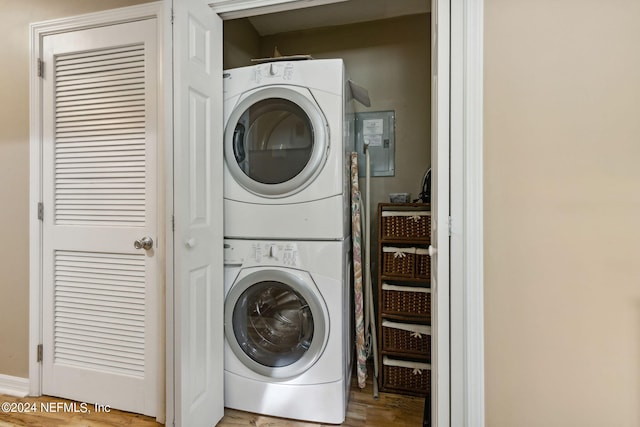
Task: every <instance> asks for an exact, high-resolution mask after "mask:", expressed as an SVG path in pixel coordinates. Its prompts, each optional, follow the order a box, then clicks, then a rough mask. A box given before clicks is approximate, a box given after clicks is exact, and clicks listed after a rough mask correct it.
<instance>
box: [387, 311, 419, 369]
mask: <svg viewBox="0 0 640 427" xmlns="http://www.w3.org/2000/svg"><path fill="white" fill-rule="evenodd" d="M382 349H383V350H385V351H393V352H398V353H406V354H407V355H412V356H419V357H426V360H428V361H431V327H429V326H425V325H414V324H410V323H397V322H391V321H388V320H384V321H383V322H382Z"/></svg>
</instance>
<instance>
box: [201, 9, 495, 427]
mask: <svg viewBox="0 0 640 427" xmlns="http://www.w3.org/2000/svg"><path fill="white" fill-rule="evenodd" d="M340 1H344V0H209V5H210V6H211V8H212V9H213V10H214V12H216V13H218V14H219V15H220V17H221V18H222V19H234V18H242V17H249V16H252V15H257V14H264V13H272V12H280V11H286V10H293V9H298V8H301V7H308V6H318V5H321V4H328V3H337V2H340ZM431 4H432V8H431V10H439V11H440V14H439V19H440V21H441V22H442V23H443V24H440V25H438V27H437V28H436V29H435V37H436V39H437V40H442V41H445V40H448V46H445V49H444V50H448V52H447V54H448V56H449V59H450V62H449V73H448V74H449V75H448V76H447V79H448V80H449V84H448V86H449V91H448V92H446V91H445V93H444V95H448V99H446V100H445V102H443V103H442V105H448V106H449V107H448V111H446V112H445V116H444V117H442V122H443V123H447V121H448V124H449V126H448V129H446V134H445V135H446V136H445V140H446V141H444V142H443V145H445V146H446V147H444V148H445V150H444V151H445V153H444V157H443V156H442V154H441V155H440V160H445V159H446V158H447V157H448V160H449V168H447V169H448V172H449V176H448V177H447V179H448V180H449V182H450V184H449V185H450V187H449V195H448V201H449V206H448V209H449V221H448V222H449V224H448V225H449V236H450V237H449V240H450V241H449V271H448V272H446V273H445V274H448V276H449V280H448V282H449V283H445V286H440V285H439V286H440V288H439V291H440V292H441V293H443V294H446V295H444V296H443V298H444V299H440V302H443V301H444V300H446V299H447V297H448V302H449V310H448V311H446V310H442V313H441V316H439V318H438V324H439V325H441V326H442V325H446V326H448V329H449V330H448V331H447V336H446V338H448V340H449V346H447V347H448V348H446V349H444V350H443V352H442V353H441V355H442V356H447V353H448V362H449V363H448V364H447V365H448V366H445V364H444V363H443V364H441V366H443V371H441V372H437V373H436V375H437V376H438V377H439V378H445V379H446V378H448V379H449V384H446V385H444V386H442V387H440V386H438V387H439V391H440V392H442V393H446V394H447V396H445V398H444V399H439V400H438V402H437V405H438V408H436V411H437V412H439V413H443V414H444V416H442V417H441V418H440V419H439V420H436V426H437V427H445V426H451V427H462V426H465V427H468V426H473V427H483V426H484V422H485V421H484V419H485V415H484V299H483V289H484V268H483V263H484V249H483V242H484V238H483V156H482V153H483V127H482V122H483V67H484V64H483V54H484V50H483V49H484V45H483V34H484V1H483V0H431ZM438 6H440V7H438ZM447 48H448V49H447ZM425 78H429V79H431V76H425ZM439 95H443V94H439ZM441 222H442V221H441ZM445 223H446V221H445ZM443 344H445V346H446V343H443ZM447 350H448V351H447Z"/></svg>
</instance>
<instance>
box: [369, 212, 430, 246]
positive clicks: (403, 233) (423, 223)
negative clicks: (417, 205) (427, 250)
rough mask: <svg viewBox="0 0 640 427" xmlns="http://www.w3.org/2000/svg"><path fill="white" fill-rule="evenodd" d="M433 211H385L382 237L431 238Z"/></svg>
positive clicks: (399, 238)
mask: <svg viewBox="0 0 640 427" xmlns="http://www.w3.org/2000/svg"><path fill="white" fill-rule="evenodd" d="M430 230H431V212H428V211H383V212H382V224H381V238H382V239H389V240H393V239H398V240H402V239H421V240H422V239H424V240H429V239H430V238H431V236H430Z"/></svg>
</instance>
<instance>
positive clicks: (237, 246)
mask: <svg viewBox="0 0 640 427" xmlns="http://www.w3.org/2000/svg"><path fill="white" fill-rule="evenodd" d="M224 263H225V265H242V266H250V265H280V266H284V267H298V268H299V267H300V266H301V265H300V253H299V251H298V244H297V243H295V242H277V241H275V242H269V241H264V242H255V241H251V242H249V241H233V242H231V241H225V242H224Z"/></svg>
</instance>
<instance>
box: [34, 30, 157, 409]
mask: <svg viewBox="0 0 640 427" xmlns="http://www.w3.org/2000/svg"><path fill="white" fill-rule="evenodd" d="M42 59H43V61H44V76H43V82H42V88H43V89H42V90H43V129H42V135H43V157H42V173H43V175H42V176H43V184H42V185H43V205H44V217H43V249H42V250H43V254H42V259H43V266H42V310H43V313H42V314H43V317H42V318H43V349H44V351H43V370H42V373H43V374H42V391H43V393H44V394H49V395H54V396H61V397H66V398H70V399H75V400H80V401H85V402H90V403H98V404H102V405H109V406H111V407H112V408H118V409H123V410H127V411H132V412H138V413H143V414H147V415H155V414H156V411H157V396H158V384H160V383H161V382H159V381H158V372H159V371H158V357H159V354H160V349H161V347H160V346H159V345H158V344H159V340H158V336H159V330H158V325H161V324H162V322H161V321H160V319H161V318H160V317H159V308H160V304H159V301H158V300H159V299H160V300H161V291H162V287H163V286H162V283H161V281H160V280H161V278H162V277H163V276H162V270H161V269H162V268H163V267H164V264H163V263H162V262H159V260H161V259H162V255H161V251H162V249H161V248H158V247H157V245H155V244H154V245H152V246H151V247H150V248H148V249H144V248H140V249H136V248H135V247H134V242H135V241H136V240H140V239H141V238H143V237H149V238H151V239H153V240H154V241H157V240H158V233H159V229H158V223H157V212H158V206H157V181H158V177H157V162H156V152H157V145H158V141H157V134H158V132H157V126H158V119H157V115H158V112H157V110H156V105H157V103H158V99H157V98H158V87H157V86H158V85H157V69H158V64H157V41H156V20H155V19H149V20H144V21H138V22H132V23H125V24H118V25H111V26H105V27H100V28H93V29H86V30H82V31H73V32H68V33H61V34H57V35H50V36H46V37H44V40H43V58H42Z"/></svg>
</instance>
